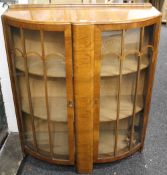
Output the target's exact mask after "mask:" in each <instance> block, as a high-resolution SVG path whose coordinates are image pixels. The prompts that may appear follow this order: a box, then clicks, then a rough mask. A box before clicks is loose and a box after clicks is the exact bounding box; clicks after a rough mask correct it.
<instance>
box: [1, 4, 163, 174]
mask: <svg viewBox="0 0 167 175" xmlns="http://www.w3.org/2000/svg"><path fill="white" fill-rule="evenodd" d="M2 19H3V26H4V33H5V40H6V49H7V53H8V63H9V70H10V78H11V84H12V90H13V97H14V103H15V109H16V114H17V121H18V127H19V132H20V139H21V145H22V150H23V153H24V154H25V155H27V154H30V155H32V156H34V157H36V158H39V159H41V160H45V161H48V162H50V163H55V164H66V165H75V164H76V167H77V171H78V172H79V173H90V172H91V171H92V168H93V164H95V163H104V162H113V161H116V160H119V159H122V158H125V157H127V156H129V155H132V154H133V153H135V152H136V151H139V150H140V151H141V150H142V149H143V145H144V139H145V134H146V127H147V121H148V113H149V109H150V101H151V93H152V86H153V79H154V72H155V66H156V61H157V53H158V42H159V33H160V23H161V13H160V12H159V11H157V10H156V9H155V8H154V7H152V6H151V5H150V4H137V5H135V4H133V5H131V4H129V5H128V4H126V5H125V4H124V5H123V4H122V5H121V4H115V5H114V4H110V5H105V4H101V5H100V4H94V5H14V6H10V8H9V9H8V10H7V11H6V12H5V14H4V15H3V17H2Z"/></svg>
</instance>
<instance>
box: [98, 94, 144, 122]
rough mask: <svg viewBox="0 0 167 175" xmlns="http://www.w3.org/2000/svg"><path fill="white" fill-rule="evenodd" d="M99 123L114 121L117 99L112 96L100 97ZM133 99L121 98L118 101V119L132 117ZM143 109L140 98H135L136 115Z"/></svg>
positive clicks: (128, 97)
mask: <svg viewBox="0 0 167 175" xmlns="http://www.w3.org/2000/svg"><path fill="white" fill-rule="evenodd" d="M100 98H101V101H100V105H101V107H100V121H101V122H108V121H113V120H116V116H117V99H116V97H114V96H102V97H100ZM133 101H134V100H133V99H132V97H131V96H122V97H121V100H120V114H119V119H124V118H127V117H129V116H131V115H132V112H133V105H134V103H133ZM142 109H143V99H142V96H138V97H137V103H136V113H138V112H140V111H141V110H142Z"/></svg>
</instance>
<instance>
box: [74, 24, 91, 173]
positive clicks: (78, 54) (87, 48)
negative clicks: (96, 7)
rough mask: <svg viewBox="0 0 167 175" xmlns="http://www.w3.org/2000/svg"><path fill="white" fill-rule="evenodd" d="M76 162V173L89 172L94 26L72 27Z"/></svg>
mask: <svg viewBox="0 0 167 175" xmlns="http://www.w3.org/2000/svg"><path fill="white" fill-rule="evenodd" d="M73 36H75V37H73V54H74V93H75V95H74V97H75V127H76V128H75V130H76V156H77V157H76V162H77V170H78V172H80V173H91V172H92V169H93V110H94V102H93V97H94V25H92V24H90V25H88V24H84V25H73Z"/></svg>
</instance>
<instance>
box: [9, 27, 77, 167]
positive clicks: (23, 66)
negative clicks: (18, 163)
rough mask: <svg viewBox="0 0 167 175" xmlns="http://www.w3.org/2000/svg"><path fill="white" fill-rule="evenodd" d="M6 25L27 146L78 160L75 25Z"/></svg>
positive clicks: (56, 158) (53, 157) (48, 156)
mask: <svg viewBox="0 0 167 175" xmlns="http://www.w3.org/2000/svg"><path fill="white" fill-rule="evenodd" d="M6 29H7V32H8V34H7V40H8V42H7V43H8V45H9V46H8V47H9V48H10V50H9V63H10V68H11V76H12V78H13V82H12V83H13V84H14V88H13V89H14V96H15V98H16V99H17V101H16V102H15V103H17V105H16V108H17V111H18V113H19V114H18V115H19V120H20V123H21V134H22V141H23V143H24V145H25V146H24V150H25V152H28V153H30V154H32V155H35V156H37V157H39V158H43V159H45V160H48V161H51V162H56V163H63V164H64V163H66V164H73V162H74V133H73V128H74V126H73V122H74V104H73V72H72V49H71V48H72V46H71V26H70V24H69V25H68V24H67V25H59V26H57V27H56V25H54V26H51V27H47V26H45V27H44V26H40V27H39V29H36V28H33V27H32V28H30V27H28V28H24V27H20V26H19V27H18V26H10V25H6Z"/></svg>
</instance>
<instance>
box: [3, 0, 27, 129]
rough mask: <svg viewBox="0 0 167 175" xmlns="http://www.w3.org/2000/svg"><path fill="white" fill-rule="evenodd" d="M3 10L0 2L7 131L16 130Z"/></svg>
mask: <svg viewBox="0 0 167 175" xmlns="http://www.w3.org/2000/svg"><path fill="white" fill-rule="evenodd" d="M18 2H19V3H22V4H24V3H25V4H26V3H28V0H19V1H18ZM4 11H5V8H3V7H2V3H0V81H1V87H2V94H3V100H4V105H5V112H6V117H7V122H8V129H9V132H18V127H17V121H16V114H15V108H14V104H13V95H12V90H11V83H10V78H9V69H8V64H7V57H6V51H5V43H4V36H3V29H2V21H1V15H2V14H3V13H4Z"/></svg>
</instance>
